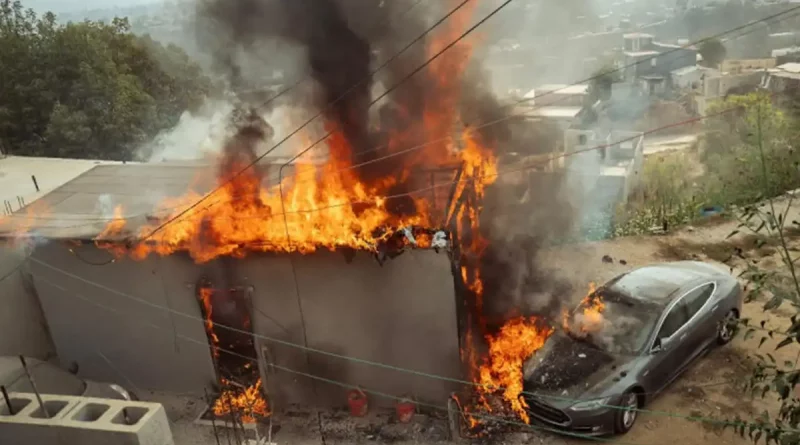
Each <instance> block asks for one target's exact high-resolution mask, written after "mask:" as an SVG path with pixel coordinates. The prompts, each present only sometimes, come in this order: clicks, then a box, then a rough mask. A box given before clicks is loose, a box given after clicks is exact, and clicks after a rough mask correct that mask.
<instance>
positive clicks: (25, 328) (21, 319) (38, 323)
mask: <svg viewBox="0 0 800 445" xmlns="http://www.w3.org/2000/svg"><path fill="white" fill-rule="evenodd" d="M24 259H25V258H24V256H23V255H22V254H21V253H17V252H15V251H14V250H13V249H10V248H4V249H3V250H2V252H0V276H6V275H7V274H9V273H10V275H8V277H7V278H6V279H5V280H3V281H0V295H1V296H2V301H3V306H2V309H0V355H20V354H22V355H26V356H29V357H36V358H41V359H45V358H49V357H50V356H51V355H53V354H54V348H53V344H52V342H51V341H50V335H49V333H48V331H47V325H46V324H45V322H44V317H43V315H42V310H41V308H40V306H39V301H38V299H37V298H36V295H35V292H33V290H32V287H30V286H26V283H25V268H24V267H20V263H21V262H22V261H24Z"/></svg>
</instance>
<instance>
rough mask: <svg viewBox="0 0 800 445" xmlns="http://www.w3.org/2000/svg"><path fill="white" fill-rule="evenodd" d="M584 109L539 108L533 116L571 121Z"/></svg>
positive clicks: (534, 111)
mask: <svg viewBox="0 0 800 445" xmlns="http://www.w3.org/2000/svg"><path fill="white" fill-rule="evenodd" d="M582 109H583V108H582V107H539V108H537V109H535V110H533V113H531V114H532V115H533V116H538V117H549V118H566V119H571V118H574V117H575V116H577V115H578V113H580V112H581V110H582Z"/></svg>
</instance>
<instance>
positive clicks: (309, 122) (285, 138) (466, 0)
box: [139, 0, 512, 242]
mask: <svg viewBox="0 0 800 445" xmlns="http://www.w3.org/2000/svg"><path fill="white" fill-rule="evenodd" d="M470 1H471V0H463V1H462V2H461V3H459V4H458V5H457V6H456V7H455V8H453V9H452V10H451V11H450V12H448V13H447V14H446V15H445V16H444V17H442V18H441V19H439V20H438V21H436V22H435V23H434V24H433V25H432V26H430V27H429V28H428V29H426V30H425V31H424V32H423V33H422V34H420V35H419V36H417V37H416V38H414V39H413V40H412V41H411V42H410V43H409V44H408V45H406V46H405V47H404V48H403V49H401V50H400V51H398V52H397V53H395V54H394V55H392V56H391V57H390V58H389V59H387V60H386V61H385V62H384V63H383V64H382V65H381V66H379V67H378V68H377V69H376V70H374V71H372V72H371V73H370V74H369V75H368V76H367V77H366V78H364V79H361V80H359V81H358V82H356V83H355V84H354V85H352V86H351V87H350V88H348V89H347V91H345V92H344V93H343V94H342V95H341V96H339V97H338V98H337V99H336V100H334V101H333V102H331V103H329V104H328V105H327V106H326V107H324V108H323V109H322V110H320V111H319V112H318V113H316V114H315V115H314V116H312V117H311V118H310V119H308V120H307V121H305V122H304V123H303V124H302V125H300V126H299V127H297V128H296V129H295V130H294V131H292V132H291V133H289V134H288V135H287V136H285V137H284V138H282V139H281V140H280V141H278V142H277V143H276V144H275V145H273V146H272V148H270V149H269V150H267V151H266V152H264V153H263V154H261V155H259V156H258V157H256V158H255V159H254V160H252V161H251V162H250V163H248V164H247V166H245V167H244V168H242V169H241V170H239V171H237V172H236V173H234V174H233V175H231V176H229V177H228V178H227V179H226V180H225V181H223V182H222V183H221V184H219V185H218V186H217V187H215V188H214V189H213V190H212V191H211V192H209V193H207V194H205V195H203V196H202V197H201V198H199V199H198V200H197V201H196V202H195V203H194V204H192V205H191V206H189V207H188V208H186V209H185V210H183V211H181V212H179V213H178V214H177V215H175V216H174V217H172V218H170V219H168V220H167V221H166V222H164V223H163V224H161V225H159V226H158V227H156V228H155V229H153V231H151V232H150V233H149V234H148V235H146V236H144V237H142V238H141V239H140V240H139V242H144V241H146V240H148V239H149V238H151V237H152V236H153V235H154V234H156V233H157V232H158V231H160V230H161V229H163V228H164V227H165V226H167V225H168V224H170V223H172V222H173V221H175V220H176V219H178V218H180V217H181V216H183V215H184V214H186V213H188V212H189V211H191V210H192V209H193V208H195V207H196V206H198V205H200V203H202V202H203V201H205V200H206V199H208V197H210V196H211V195H213V194H214V193H216V192H217V191H218V190H220V189H222V188H223V187H225V186H226V185H228V184H230V183H231V182H233V181H234V180H236V178H238V177H239V176H241V175H242V174H243V173H244V172H245V171H247V170H249V169H250V168H252V167H253V166H254V165H256V164H257V163H258V162H259V161H261V160H262V159H264V157H266V156H267V155H269V154H270V153H272V152H273V151H274V150H275V149H277V148H278V147H279V146H281V145H283V143H284V142H286V141H287V140H289V139H290V138H291V137H293V136H294V135H296V134H298V133H299V132H300V131H302V130H303V129H304V128H306V127H307V126H308V125H310V124H311V123H312V122H314V121H315V120H316V119H317V118H318V117H320V116H322V115H323V114H324V113H325V112H326V111H328V109H329V108H330V107H332V106H333V105H335V104H337V103H339V102H340V101H341V100H342V99H344V98H345V97H346V96H347V95H348V94H350V92H351V91H353V90H354V89H355V88H356V87H358V86H360V85H361V84H362V83H364V82H366V81H368V80H369V79H371V78H372V76H374V75H375V74H376V73H377V72H378V71H379V70H381V69H383V68H384V67H385V66H387V65H388V64H390V63H391V62H393V61H394V60H395V59H397V58H398V57H400V55H402V54H403V53H404V52H405V51H407V50H408V49H409V48H411V47H412V46H413V45H414V44H416V43H417V42H419V41H421V40H422V39H423V38H424V37H425V36H426V35H428V33H430V32H431V31H433V30H434V29H435V28H436V27H437V26H439V25H440V24H441V23H443V22H444V21H446V20H447V19H448V18H449V17H450V16H452V15H453V14H455V13H456V12H458V11H459V10H460V9H461V8H462V7H464V6H465V5H466V4H467V3H469V2H470ZM511 1H512V0H506V1H505V3H504V4H503V6H505V5H507V4H508V3H510V2H511ZM495 11H497V10H495ZM493 14H494V13H492V14H490V15H489V17H490V16H491V15H493ZM487 19H488V17H487ZM426 63H429V62H426ZM423 66H425V65H423ZM416 72H417V71H416V70H415V71H413V72H412V73H411V74H412V75H413V74H414V73H416ZM410 77H411V75H408V76H406V77H404V78H403V79H401V80H400V81H399V82H398V83H396V84H395V85H394V87H393V88H396V87H397V86H399V85H400V84H402V83H404V82H405V81H406V80H408V79H409V78H410ZM376 102H377V101H372V102H371V103H370V104H369V106H372V105H373V104H375V103H376Z"/></svg>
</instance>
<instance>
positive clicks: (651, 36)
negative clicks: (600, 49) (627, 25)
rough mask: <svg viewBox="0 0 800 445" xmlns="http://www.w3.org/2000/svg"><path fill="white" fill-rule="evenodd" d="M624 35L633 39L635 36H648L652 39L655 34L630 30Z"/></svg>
mask: <svg viewBox="0 0 800 445" xmlns="http://www.w3.org/2000/svg"><path fill="white" fill-rule="evenodd" d="M622 37H623V38H626V39H633V38H637V37H639V38H641V37H648V38H651V39H652V38H654V37H655V36H654V35H652V34H647V33H645V32H630V33H627V34H623V35H622Z"/></svg>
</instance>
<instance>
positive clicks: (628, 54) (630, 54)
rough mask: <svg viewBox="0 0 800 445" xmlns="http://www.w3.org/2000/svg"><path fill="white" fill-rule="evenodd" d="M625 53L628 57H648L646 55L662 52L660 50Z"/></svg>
mask: <svg viewBox="0 0 800 445" xmlns="http://www.w3.org/2000/svg"><path fill="white" fill-rule="evenodd" d="M624 54H625V55H626V56H628V57H646V56H657V55H659V54H661V53H660V52H658V51H625V53H624Z"/></svg>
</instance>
